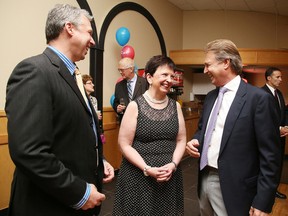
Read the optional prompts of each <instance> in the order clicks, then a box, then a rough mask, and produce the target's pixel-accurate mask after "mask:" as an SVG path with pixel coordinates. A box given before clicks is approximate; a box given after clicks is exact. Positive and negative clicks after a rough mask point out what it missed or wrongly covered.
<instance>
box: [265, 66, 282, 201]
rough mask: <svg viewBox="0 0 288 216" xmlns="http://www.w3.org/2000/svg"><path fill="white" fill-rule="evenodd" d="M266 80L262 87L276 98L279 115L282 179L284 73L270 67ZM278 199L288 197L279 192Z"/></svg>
mask: <svg viewBox="0 0 288 216" xmlns="http://www.w3.org/2000/svg"><path fill="white" fill-rule="evenodd" d="M265 79H266V84H265V85H264V86H263V87H262V89H264V90H265V91H266V92H268V93H269V94H271V95H272V96H274V98H275V102H276V103H275V106H276V108H277V110H278V114H279V118H280V119H279V125H280V126H279V130H280V136H281V138H280V140H281V155H282V159H281V172H280V177H281V173H282V166H283V160H284V154H285V142H286V139H285V137H286V136H287V134H288V127H287V124H286V113H285V108H286V106H285V100H284V97H283V94H282V92H281V91H280V90H279V89H278V88H279V86H280V84H281V82H282V73H281V71H280V69H279V68H276V67H269V68H268V69H267V70H266V72H265ZM276 197H277V198H280V199H286V198H287V196H286V195H285V194H283V193H280V192H279V191H277V192H276Z"/></svg>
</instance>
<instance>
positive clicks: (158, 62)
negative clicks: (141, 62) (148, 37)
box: [145, 55, 176, 76]
mask: <svg viewBox="0 0 288 216" xmlns="http://www.w3.org/2000/svg"><path fill="white" fill-rule="evenodd" d="M164 65H167V66H168V67H169V68H170V69H172V70H173V71H175V68H176V65H175V63H174V62H173V60H172V59H171V58H169V57H167V56H164V55H156V56H153V57H152V58H150V60H149V61H148V62H147V63H146V66H145V74H148V73H149V74H150V75H151V76H153V74H154V73H155V71H156V70H157V68H158V67H160V66H164Z"/></svg>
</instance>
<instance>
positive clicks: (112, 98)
mask: <svg viewBox="0 0 288 216" xmlns="http://www.w3.org/2000/svg"><path fill="white" fill-rule="evenodd" d="M114 100H115V95H114V94H113V95H112V96H111V97H110V104H111V106H112V107H113V104H114Z"/></svg>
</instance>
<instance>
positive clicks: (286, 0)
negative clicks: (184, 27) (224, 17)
mask: <svg viewBox="0 0 288 216" xmlns="http://www.w3.org/2000/svg"><path fill="white" fill-rule="evenodd" d="M168 1H169V2H171V3H172V4H174V5H176V6H177V7H178V8H180V9H182V10H190V11H193V10H194V11H203V10H223V11H225V10H235V11H250V12H264V13H272V14H278V15H283V16H288V0H168Z"/></svg>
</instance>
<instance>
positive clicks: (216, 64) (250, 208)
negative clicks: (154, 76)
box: [186, 39, 281, 216]
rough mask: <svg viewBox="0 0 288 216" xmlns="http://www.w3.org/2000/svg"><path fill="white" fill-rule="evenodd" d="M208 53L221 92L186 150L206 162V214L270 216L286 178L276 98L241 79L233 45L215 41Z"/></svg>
mask: <svg viewBox="0 0 288 216" xmlns="http://www.w3.org/2000/svg"><path fill="white" fill-rule="evenodd" d="M205 53H206V56H205V67H204V73H206V74H207V75H208V76H209V77H210V79H211V82H212V84H214V85H215V86H216V89H214V90H212V91H210V92H209V93H208V94H207V96H206V98H205V101H204V105H203V113H202V115H201V117H200V120H199V124H198V130H197V132H196V133H195V135H194V137H193V139H192V140H191V141H190V142H188V143H187V147H186V149H187V151H188V153H189V154H190V155H191V156H192V157H195V158H200V163H199V178H198V180H199V181H198V196H199V204H200V211H201V215H221V216H228V215H229V216H230V215H233V216H243V215H248V214H249V215H250V216H258V215H262V216H266V215H268V214H269V213H270V212H271V211H272V207H273V204H274V201H275V193H276V189H277V186H278V184H279V173H280V158H281V155H280V137H279V123H278V118H277V110H276V107H275V101H274V98H273V97H272V96H271V95H269V94H267V93H265V92H264V91H263V90H261V89H260V88H257V87H254V86H252V85H250V84H248V83H246V82H245V81H243V80H242V79H241V77H240V74H241V72H242V60H241V57H240V54H239V52H238V49H237V47H236V45H235V44H234V43H233V42H232V41H230V40H225V39H220V40H215V41H212V42H209V43H208V44H207V46H206V49H205ZM221 98H223V100H222V103H221ZM218 102H219V103H218ZM214 104H215V105H214ZM212 123H213V124H212ZM209 137H210V139H209Z"/></svg>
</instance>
